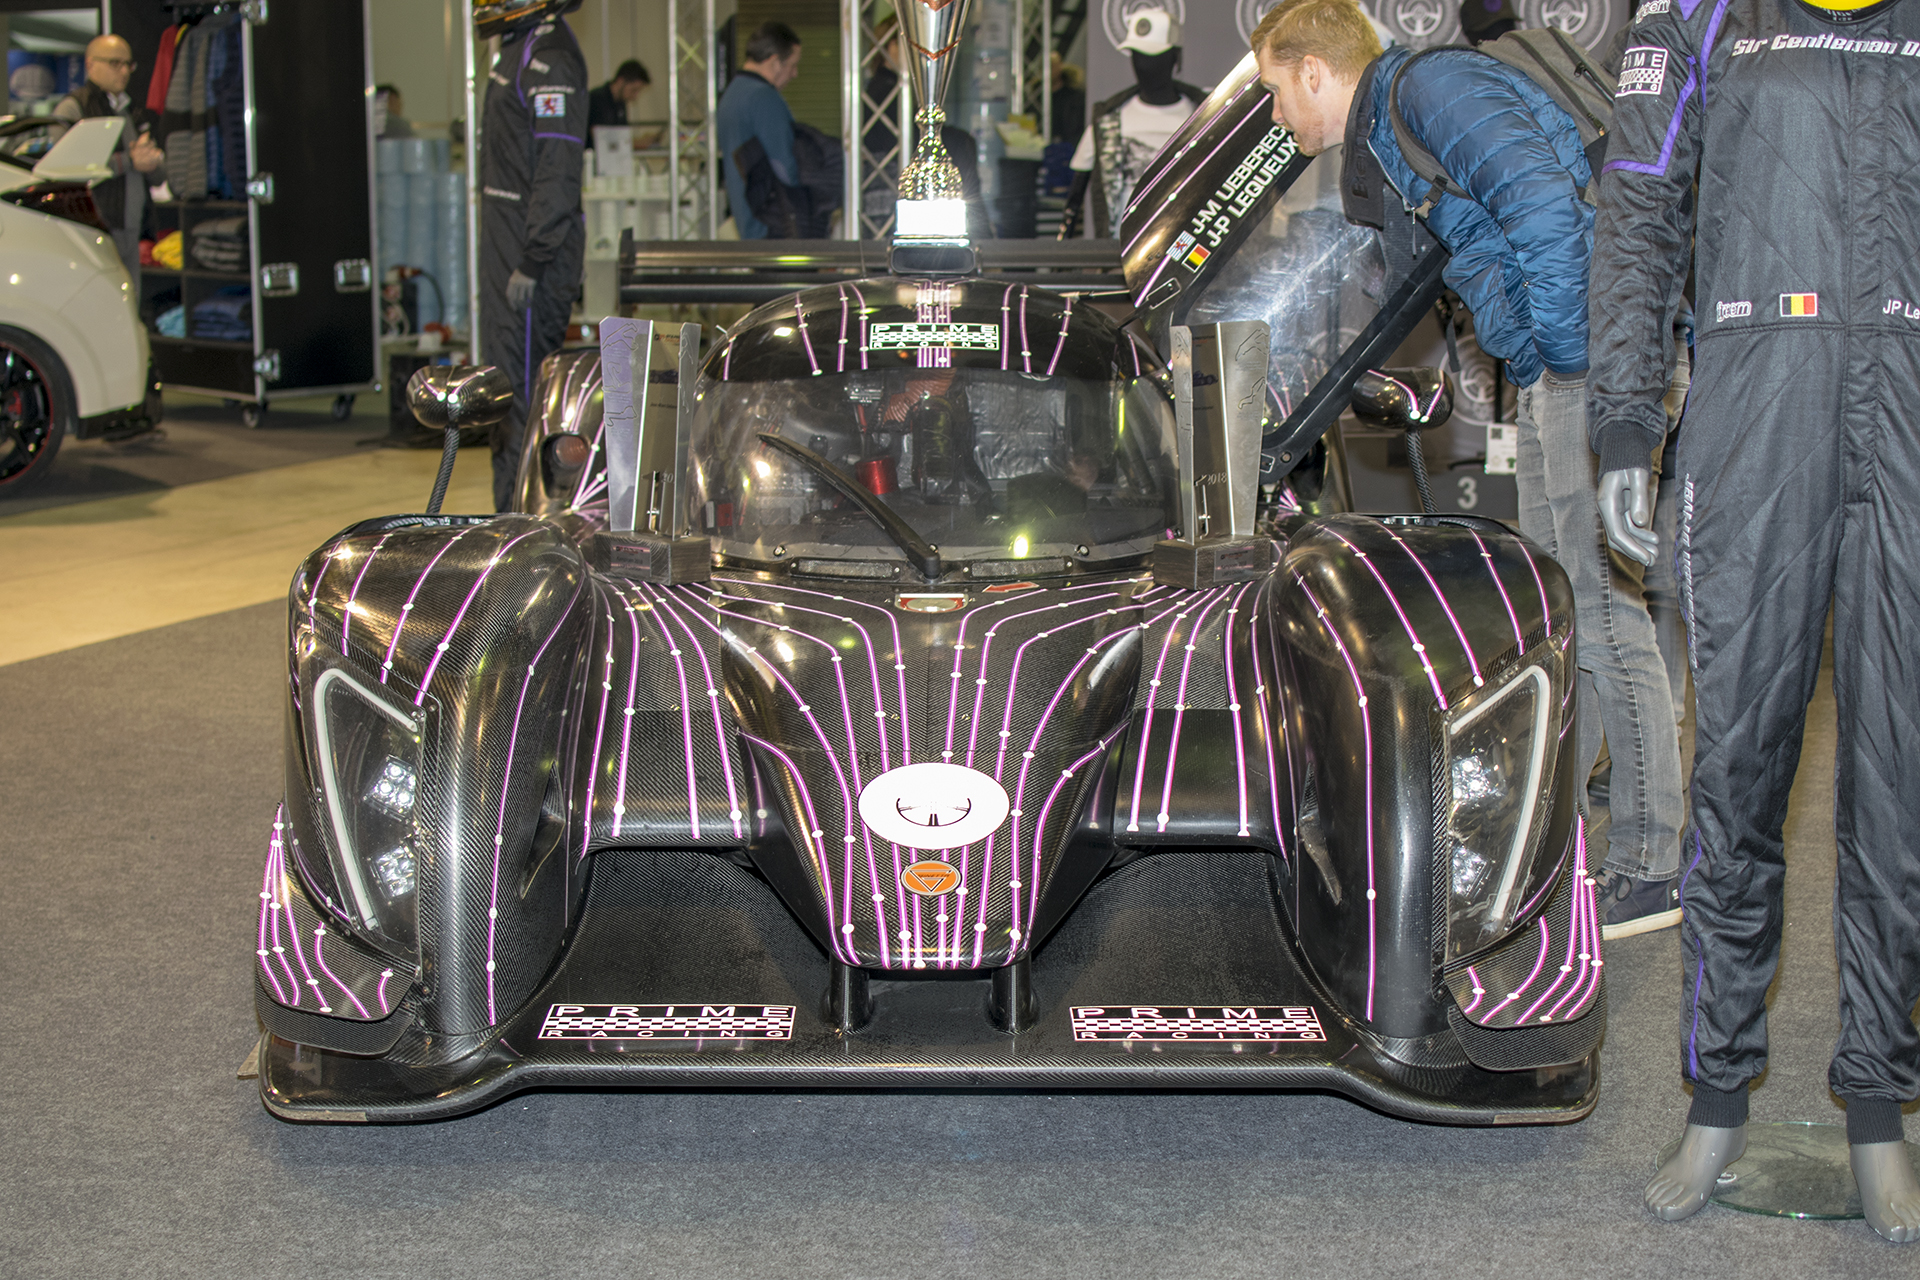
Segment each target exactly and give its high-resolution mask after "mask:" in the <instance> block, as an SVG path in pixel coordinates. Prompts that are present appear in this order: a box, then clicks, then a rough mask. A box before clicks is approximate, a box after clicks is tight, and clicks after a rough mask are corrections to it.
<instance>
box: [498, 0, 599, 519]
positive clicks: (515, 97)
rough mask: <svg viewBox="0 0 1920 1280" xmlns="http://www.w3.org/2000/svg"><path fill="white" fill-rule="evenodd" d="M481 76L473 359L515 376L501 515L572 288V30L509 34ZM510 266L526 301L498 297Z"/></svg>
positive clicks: (501, 446)
mask: <svg viewBox="0 0 1920 1280" xmlns="http://www.w3.org/2000/svg"><path fill="white" fill-rule="evenodd" d="M488 81H489V83H488V85H487V109H486V115H485V117H483V121H482V123H483V127H482V129H481V133H480V201H481V203H480V208H481V213H480V325H481V328H480V358H481V359H482V360H484V361H486V362H487V363H488V364H492V365H498V366H499V367H500V368H502V369H504V370H506V373H507V377H508V378H510V379H511V380H512V382H513V409H512V411H511V412H510V413H509V414H508V415H507V418H506V421H504V422H502V423H500V424H499V425H498V426H496V427H495V428H494V429H493V501H494V506H495V508H496V509H497V510H501V511H505V510H506V509H507V507H508V505H509V504H510V503H511V502H512V501H513V492H514V488H515V483H516V480H517V478H518V476H519V473H520V451H521V443H522V441H523V440H524V439H525V437H526V426H527V404H528V401H529V398H530V397H531V395H532V392H533V382H534V379H535V378H536V377H537V376H538V375H539V372H540V362H541V361H542V360H544V359H546V358H547V356H548V355H549V354H551V353H552V352H553V351H554V350H555V349H556V348H557V347H559V345H560V343H561V341H562V340H563V339H564V338H565V337H566V331H567V317H568V316H569V315H570V314H572V311H573V302H574V299H575V298H576V297H578V296H579V292H580V268H581V260H582V256H583V254H584V253H585V250H586V242H587V232H586V224H585V222H584V221H583V220H582V217H581V213H580V164H581V155H582V151H583V147H584V145H585V140H586V136H587V67H586V62H585V60H584V59H583V58H582V57H581V56H580V45H579V42H578V41H576V40H575V39H574V38H573V32H572V31H571V30H570V29H569V28H568V27H567V24H566V23H565V22H564V21H559V20H556V21H553V22H543V23H541V24H540V25H539V26H536V27H533V28H531V29H529V30H527V31H522V32H517V33H515V34H512V35H509V36H507V37H506V38H505V39H504V40H503V41H502V42H501V45H500V60H499V62H498V63H496V64H495V65H494V68H493V70H492V71H491V72H489V73H488ZM515 270H518V271H519V272H520V273H521V274H523V275H526V276H530V277H532V278H533V279H534V280H536V281H537V282H538V283H539V287H538V288H537V289H536V290H535V291H534V295H533V305H532V306H530V307H521V308H518V309H516V308H514V307H512V306H511V305H509V304H508V302H507V279H508V277H509V276H511V275H512V274H513V273H514V271H515Z"/></svg>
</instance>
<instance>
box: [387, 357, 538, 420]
mask: <svg viewBox="0 0 1920 1280" xmlns="http://www.w3.org/2000/svg"><path fill="white" fill-rule="evenodd" d="M407 407H408V408H409V409H411V410H413V416H414V417H415V418H416V419H418V420H419V423H420V425H421V426H423V427H427V428H429V429H431V430H434V431H442V430H445V429H447V428H449V427H451V428H453V429H454V430H459V429H461V428H463V427H490V426H492V425H493V424H494V423H496V422H499V421H501V420H502V419H504V418H505V417H506V416H507V411H508V410H510V409H511V408H513V384H512V383H511V382H509V381H508V380H507V375H506V374H505V373H503V372H501V371H500V370H499V369H497V368H495V367H494V366H493V365H490V364H482V365H472V364H452V365H449V364H432V365H428V366H426V367H425V368H424V369H420V370H417V371H415V373H414V375H413V377H411V378H409V379H407Z"/></svg>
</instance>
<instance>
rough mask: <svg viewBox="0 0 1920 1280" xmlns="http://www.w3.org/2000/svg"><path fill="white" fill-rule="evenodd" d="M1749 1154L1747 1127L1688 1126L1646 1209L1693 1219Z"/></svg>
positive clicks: (1652, 1186) (1650, 1190)
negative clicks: (1736, 1163) (1725, 1174)
mask: <svg viewBox="0 0 1920 1280" xmlns="http://www.w3.org/2000/svg"><path fill="white" fill-rule="evenodd" d="M1746 1153H1747V1126H1745V1125H1744V1124H1743V1125H1741V1126H1739V1127H1738V1128H1734V1129H1712V1128H1708V1127H1707V1126H1706V1125H1703V1124H1690V1125H1688V1126H1687V1131H1686V1133H1685V1135H1683V1136H1682V1137H1681V1139H1680V1149H1679V1150H1678V1151H1676V1152H1674V1153H1673V1158H1672V1159H1671V1160H1668V1161H1667V1162H1666V1163H1665V1164H1663V1165H1661V1166H1660V1171H1659V1172H1658V1173H1656V1174H1654V1175H1653V1181H1651V1182H1649V1183H1648V1184H1647V1208H1648V1209H1649V1210H1650V1211H1651V1212H1652V1213H1653V1215H1654V1216H1655V1217H1657V1218H1659V1219H1661V1220H1662V1221H1664V1222H1678V1221H1680V1220H1681V1219H1682V1218H1691V1217H1692V1216H1693V1215H1694V1214H1696V1213H1698V1212H1700V1210H1702V1209H1704V1208H1705V1207H1706V1204H1707V1197H1708V1196H1710V1195H1712V1194H1713V1187H1714V1183H1716V1182H1718V1181H1719V1179H1720V1175H1721V1173H1723V1172H1724V1171H1725V1170H1726V1167H1727V1166H1728V1165H1730V1164H1732V1163H1733V1162H1734V1161H1735V1160H1738V1159H1739V1158H1740V1157H1741V1156H1743V1155H1745V1154H1746ZM1908 1172H1909V1174H1911V1172H1912V1171H1911V1170H1909V1171H1908ZM1875 1229H1876V1230H1878V1228H1875Z"/></svg>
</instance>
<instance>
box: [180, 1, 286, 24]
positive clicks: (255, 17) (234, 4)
mask: <svg viewBox="0 0 1920 1280" xmlns="http://www.w3.org/2000/svg"><path fill="white" fill-rule="evenodd" d="M160 9H161V11H162V12H163V13H166V14H167V15H168V16H170V17H172V18H173V19H174V20H175V21H176V22H194V21H198V20H199V19H201V18H209V17H212V16H214V15H215V14H220V13H238V14H241V15H243V16H245V18H246V19H247V21H249V22H256V23H258V22H265V21H266V20H267V0H162V3H161V5H160Z"/></svg>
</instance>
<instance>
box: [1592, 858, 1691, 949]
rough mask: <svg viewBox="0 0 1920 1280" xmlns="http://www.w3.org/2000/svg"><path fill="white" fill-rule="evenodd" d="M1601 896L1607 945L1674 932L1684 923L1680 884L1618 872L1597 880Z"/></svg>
mask: <svg viewBox="0 0 1920 1280" xmlns="http://www.w3.org/2000/svg"><path fill="white" fill-rule="evenodd" d="M1593 883H1594V892H1595V893H1597V894H1598V895H1599V896H1600V905H1601V908H1602V909H1603V910H1604V911H1605V913H1606V914H1605V915H1604V916H1602V917H1601V922H1600V937H1601V938H1602V939H1604V940H1605V941H1607V942H1612V941H1614V940H1616V939H1618V938H1631V937H1633V936H1634V935H1635V934H1640V933H1653V932H1654V931H1656V930H1659V929H1671V928H1672V927H1673V926H1674V925H1677V924H1679V923H1680V880H1679V877H1677V876H1676V877H1674V878H1672V879H1668V880H1640V879H1636V878H1635V877H1633V876H1624V875H1621V874H1620V873H1619V872H1617V871H1602V872H1601V873H1600V874H1599V875H1597V876H1595V877H1594V878H1593Z"/></svg>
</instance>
